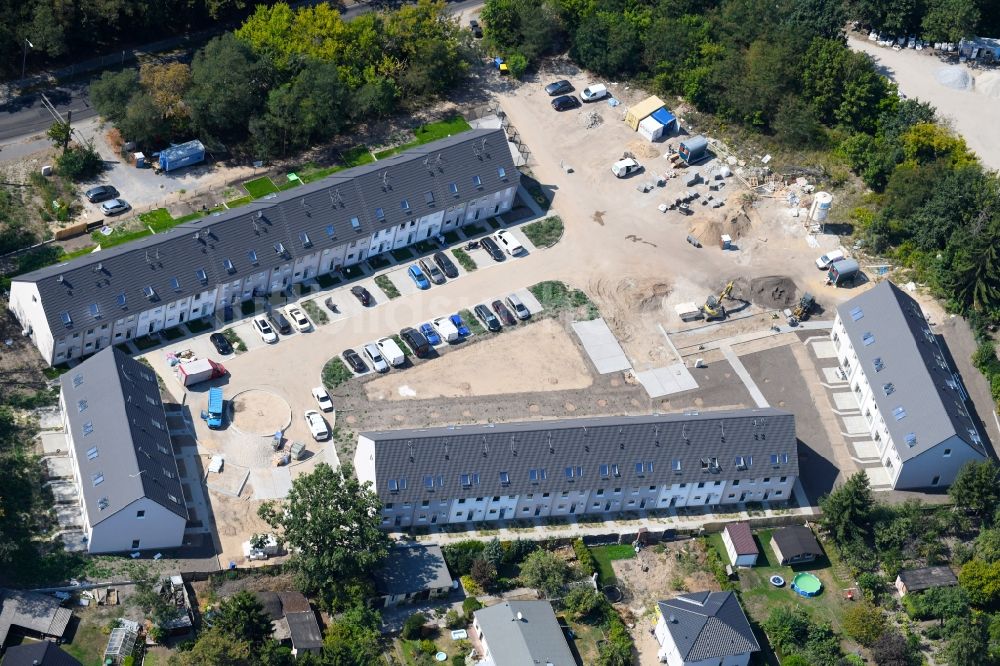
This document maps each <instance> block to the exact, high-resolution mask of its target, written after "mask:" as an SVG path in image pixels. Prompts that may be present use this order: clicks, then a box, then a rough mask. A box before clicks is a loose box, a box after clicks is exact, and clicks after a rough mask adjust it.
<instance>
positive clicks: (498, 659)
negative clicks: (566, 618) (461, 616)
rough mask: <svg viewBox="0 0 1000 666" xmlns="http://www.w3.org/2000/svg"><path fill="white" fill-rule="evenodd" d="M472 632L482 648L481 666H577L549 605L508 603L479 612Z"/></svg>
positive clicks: (474, 618)
mask: <svg viewBox="0 0 1000 666" xmlns="http://www.w3.org/2000/svg"><path fill="white" fill-rule="evenodd" d="M472 628H473V630H474V631H475V632H476V637H477V638H478V639H479V642H480V643H481V644H482V646H483V660H482V661H480V662H479V665H480V666H507V665H508V664H545V665H546V666H576V661H575V660H574V659H573V653H572V652H570V649H569V644H568V643H566V636H565V634H563V630H562V627H560V626H559V622H558V621H557V620H556V614H555V612H554V611H553V610H552V604H550V603H549V602H548V601H505V602H503V603H500V604H497V605H495V606H490V607H488V608H483V609H481V610H477V611H476V612H475V613H473V618H472Z"/></svg>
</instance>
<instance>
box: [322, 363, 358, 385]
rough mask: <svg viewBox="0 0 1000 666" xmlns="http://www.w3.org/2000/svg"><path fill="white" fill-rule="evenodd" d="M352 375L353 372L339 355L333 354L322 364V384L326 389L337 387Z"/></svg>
mask: <svg viewBox="0 0 1000 666" xmlns="http://www.w3.org/2000/svg"><path fill="white" fill-rule="evenodd" d="M353 376H354V373H352V372H351V369H350V368H348V367H347V364H346V363H344V362H343V361H342V360H341V359H340V357H339V356H334V357H333V358H331V359H330V360H329V361H327V363H326V365H324V366H323V375H322V377H323V385H324V386H326V387H327V388H328V389H335V388H337V387H338V386H340V385H341V384H343V383H344V382H346V381H347V380H348V379H350V378H352V377H353Z"/></svg>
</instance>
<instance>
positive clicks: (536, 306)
mask: <svg viewBox="0 0 1000 666" xmlns="http://www.w3.org/2000/svg"><path fill="white" fill-rule="evenodd" d="M514 294H515V295H516V296H517V297H518V298H520V299H521V302H522V303H524V307H526V308H528V312H530V313H531V314H538V313H539V312H541V311H542V310H543V309H544V308H543V307H542V304H541V303H539V302H538V299H537V298H535V295H534V294H532V293H531V292H530V291H528V290H527V289H518V290H517V291H515V292H514Z"/></svg>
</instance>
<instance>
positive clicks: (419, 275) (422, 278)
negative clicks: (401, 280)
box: [406, 264, 431, 289]
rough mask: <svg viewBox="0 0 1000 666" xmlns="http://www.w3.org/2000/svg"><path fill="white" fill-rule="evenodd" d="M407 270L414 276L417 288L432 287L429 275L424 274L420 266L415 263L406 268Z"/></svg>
mask: <svg viewBox="0 0 1000 666" xmlns="http://www.w3.org/2000/svg"><path fill="white" fill-rule="evenodd" d="M406 272H407V273H409V274H410V277H411V278H413V281H414V282H416V283H417V289H430V288H431V281H430V280H428V279H427V276H426V275H424V272H423V271H422V270H420V266H417V265H416V264H413V265H412V266H410V267H409V268H408V269H406Z"/></svg>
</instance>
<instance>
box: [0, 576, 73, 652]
mask: <svg viewBox="0 0 1000 666" xmlns="http://www.w3.org/2000/svg"><path fill="white" fill-rule="evenodd" d="M0 604H2V605H0V648H2V647H3V644H4V643H5V642H6V641H7V634H8V632H9V631H10V628H11V627H12V626H15V627H21V628H23V629H27V630H29V631H33V632H35V633H39V634H44V635H46V636H54V637H56V638H61V637H62V635H63V633H65V631H66V625H67V624H68V623H69V619H70V618H71V617H72V616H73V613H72V611H70V610H69V609H68V608H63V607H62V606H60V602H59V600H58V599H56V598H55V597H50V596H49V595H47V594H38V593H36V592H25V591H22V590H0Z"/></svg>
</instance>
